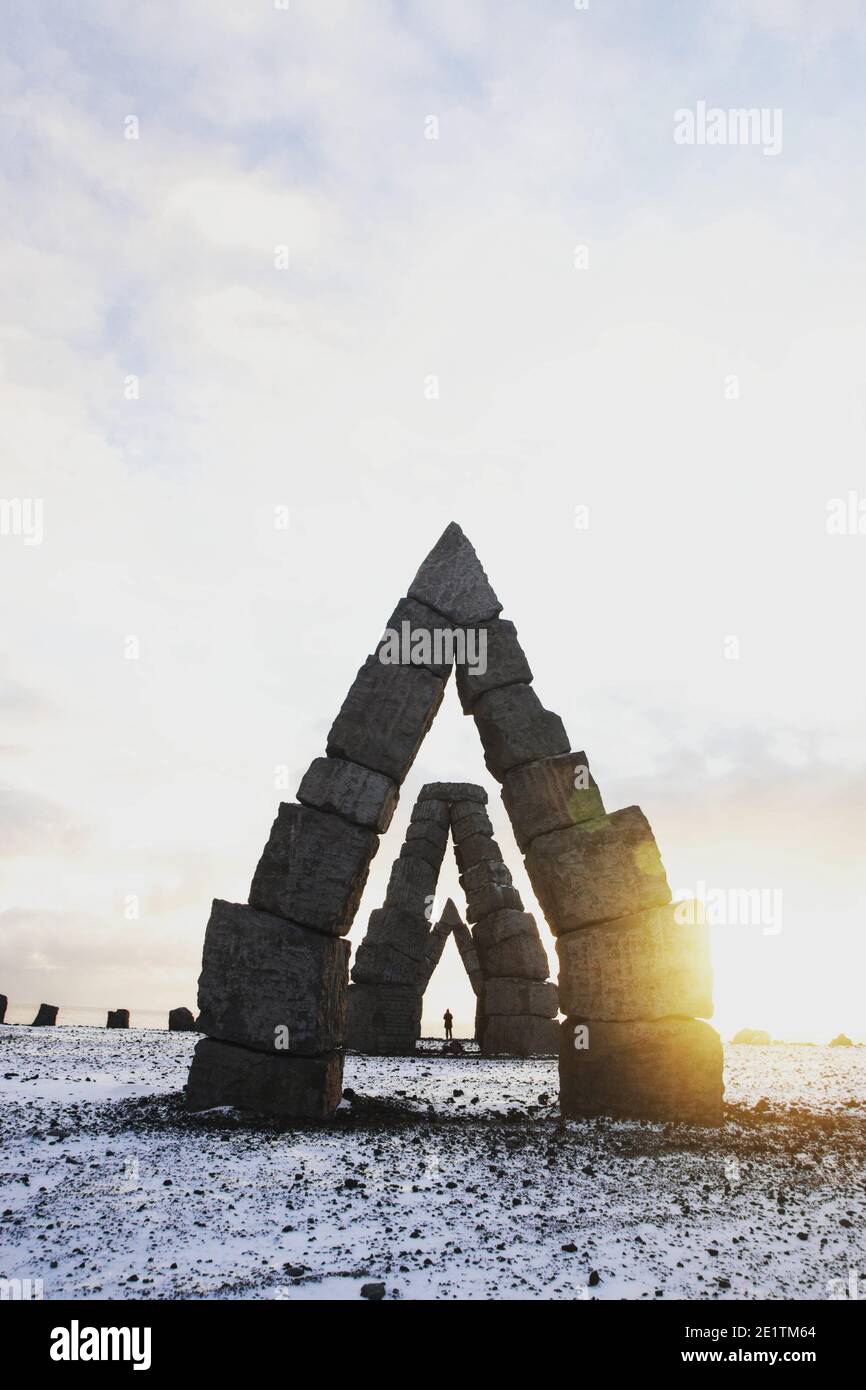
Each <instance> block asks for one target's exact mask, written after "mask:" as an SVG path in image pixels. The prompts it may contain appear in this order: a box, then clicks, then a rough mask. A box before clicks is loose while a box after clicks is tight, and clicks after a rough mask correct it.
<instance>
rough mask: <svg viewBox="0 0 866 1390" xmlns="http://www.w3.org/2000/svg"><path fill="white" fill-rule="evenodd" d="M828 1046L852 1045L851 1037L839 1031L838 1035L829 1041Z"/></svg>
mask: <svg viewBox="0 0 866 1390" xmlns="http://www.w3.org/2000/svg"><path fill="white" fill-rule="evenodd" d="M830 1046H831V1047H853V1046H854V1044H853V1043H852V1041H851V1039H850V1038H849V1037H848V1036H847V1034H845V1033H840V1034H839V1036H838V1037H837V1038H834V1039H833V1041H832V1042H831V1043H830Z"/></svg>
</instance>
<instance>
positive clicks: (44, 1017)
mask: <svg viewBox="0 0 866 1390" xmlns="http://www.w3.org/2000/svg"><path fill="white" fill-rule="evenodd" d="M59 1007H60V1006H59V1005H58V1004H40V1005H39V1009H38V1011H37V1014H36V1017H35V1018H34V1020H33V1022H32V1024H31V1025H30V1026H31V1027H32V1028H53V1027H54V1025H55V1023H56V1022H57V1012H58V1009H59Z"/></svg>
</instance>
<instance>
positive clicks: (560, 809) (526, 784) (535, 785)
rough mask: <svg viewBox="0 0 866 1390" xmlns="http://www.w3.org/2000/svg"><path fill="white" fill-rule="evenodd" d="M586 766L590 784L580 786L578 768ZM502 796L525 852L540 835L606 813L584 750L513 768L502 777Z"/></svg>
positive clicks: (515, 835) (519, 842)
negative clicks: (577, 783) (577, 786)
mask: <svg viewBox="0 0 866 1390" xmlns="http://www.w3.org/2000/svg"><path fill="white" fill-rule="evenodd" d="M583 768H586V769H587V773H586V774H585V775H586V776H588V779H589V785H588V786H587V787H584V788H580V789H578V788H576V787H575V785H574V782H575V769H583ZM502 800H503V802H504V803H505V809H506V811H507V812H508V817H509V819H510V821H511V825H512V828H513V830H514V838H515V839H516V840H517V843H518V845H519V846H520V848H521V850H522V851H524V853H525V851H526V850H527V849H528V848H529V846H530V844H531V843H532V841H533V840H534V839H535V838H536V836H538V835H546V834H548V833H549V832H550V831H551V830H564V829H566V828H567V827H568V826H570V825H577V824H578V823H579V822H580V821H584V820H593V819H597V818H598V817H599V816H603V815H604V805H603V804H602V800H601V793H600V791H599V790H598V787H597V786H596V784H595V781H594V780H593V777H592V773H590V772H589V764H588V762H587V757H586V754H585V753H562V754H560V755H559V757H556V758H542V759H541V761H540V762H534V763H525V764H524V765H523V766H522V767H516V768H514V769H513V770H512V771H511V772H509V773H507V774H506V776H505V777H504V778H503V781H502Z"/></svg>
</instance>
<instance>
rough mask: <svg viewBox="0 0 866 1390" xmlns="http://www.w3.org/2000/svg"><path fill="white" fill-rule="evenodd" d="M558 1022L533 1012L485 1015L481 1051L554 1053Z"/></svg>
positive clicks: (523, 1054) (533, 1054)
mask: <svg viewBox="0 0 866 1390" xmlns="http://www.w3.org/2000/svg"><path fill="white" fill-rule="evenodd" d="M558 1043H559V1025H558V1024H557V1022H556V1020H555V1019H552V1018H538V1017H536V1015H534V1014H510V1015H508V1014H494V1015H492V1016H491V1015H490V1014H486V1015H485V1017H484V1023H483V1034H482V1041H481V1050H482V1052H483V1053H484V1056H485V1057H495V1056H502V1055H505V1056H507V1057H550V1056H555V1055H556V1050H557V1046H558Z"/></svg>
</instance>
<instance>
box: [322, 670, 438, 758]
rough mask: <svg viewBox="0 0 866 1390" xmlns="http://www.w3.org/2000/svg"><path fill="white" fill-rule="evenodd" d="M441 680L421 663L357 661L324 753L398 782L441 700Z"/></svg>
mask: <svg viewBox="0 0 866 1390" xmlns="http://www.w3.org/2000/svg"><path fill="white" fill-rule="evenodd" d="M444 690H445V686H444V684H443V682H442V681H440V680H437V678H436V677H435V676H432V675H431V674H430V672H429V671H426V670H424V669H423V667H419V666H383V665H382V663H381V661H380V660H379V658H378V657H376V656H370V657H368V658H367V660H366V661H365V662H364V665H363V666H362V667H361V669H360V671H359V672H358V674H357V676H356V677H355V679H354V681H353V682H352V686H351V688H350V690H349V693H348V695H347V696H346V698H345V700H344V701H343V705H342V708H341V709H340V713H339V714H338V715H337V717H336V719H335V720H334V722H333V724H332V725H331V732H330V733H329V734H328V748H327V751H328V756H329V757H338V758H347V759H348V760H349V761H350V762H356V763H363V765H364V767H369V768H373V769H374V770H375V771H376V772H382V773H384V774H385V776H386V777H391V778H393V780H394V781H395V782H398V783H400V782H402V781H403V779H404V777H405V776H406V773H407V772H408V771H409V768H410V767H411V766H412V763H413V762H414V760H415V754H416V753H417V752H418V749H419V748H420V747H421V744H422V742H423V740H424V735H425V734H426V733H427V730H428V729H429V728H430V725H431V724H432V723H433V719H434V716H435V714H436V711H437V710H438V708H439V706H440V704H441V703H442V694H443V691H444Z"/></svg>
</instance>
